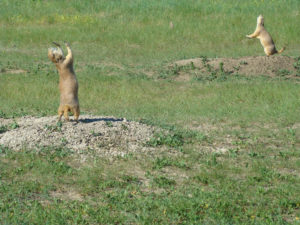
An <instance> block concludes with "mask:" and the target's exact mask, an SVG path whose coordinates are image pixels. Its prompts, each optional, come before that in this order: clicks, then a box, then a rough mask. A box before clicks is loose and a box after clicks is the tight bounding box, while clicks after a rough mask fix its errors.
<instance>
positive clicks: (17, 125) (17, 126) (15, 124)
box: [10, 121, 20, 129]
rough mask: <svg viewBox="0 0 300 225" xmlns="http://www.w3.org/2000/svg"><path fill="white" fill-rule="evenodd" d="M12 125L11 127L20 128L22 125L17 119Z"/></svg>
mask: <svg viewBox="0 0 300 225" xmlns="http://www.w3.org/2000/svg"><path fill="white" fill-rule="evenodd" d="M10 127H11V128H12V129H17V128H19V127H20V126H19V124H18V123H17V122H16V121H14V122H13V123H12V124H10Z"/></svg>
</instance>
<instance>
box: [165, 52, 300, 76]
mask: <svg viewBox="0 0 300 225" xmlns="http://www.w3.org/2000/svg"><path fill="white" fill-rule="evenodd" d="M297 62H298V60H297V59H294V58H291V57H289V56H282V55H275V56H269V57H268V56H254V57H241V58H204V57H203V58H195V59H186V60H180V61H176V62H175V63H173V64H172V65H171V67H172V68H174V67H177V68H178V70H179V74H178V76H177V78H176V79H177V80H183V81H186V80H189V79H188V77H189V75H190V72H191V71H192V70H197V72H198V73H200V74H201V73H203V74H207V73H211V72H214V71H217V72H220V70H222V69H223V71H224V72H225V73H226V74H227V75H228V74H229V75H230V74H239V75H246V76H260V75H265V76H270V77H276V76H284V77H287V78H291V77H296V78H300V77H299V71H298V70H297V68H296V66H295V65H296V64H297ZM221 64H222V69H221Z"/></svg>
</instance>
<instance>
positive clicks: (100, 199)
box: [0, 0, 300, 224]
mask: <svg viewBox="0 0 300 225" xmlns="http://www.w3.org/2000/svg"><path fill="white" fill-rule="evenodd" d="M259 14H263V15H264V16H265V24H266V27H267V29H268V31H269V32H270V33H271V34H272V35H273V38H274V41H275V43H276V45H277V46H278V48H279V49H280V48H281V46H286V47H287V49H286V51H285V52H284V55H288V56H291V57H299V56H300V41H299V36H300V26H299V21H300V2H299V1H298V0H283V1H271V0H257V1H251V2H250V1H234V0H228V1H221V0H201V1H200V0H197V1H196V0H186V1H175V0H162V1H158V0H150V1H149V0H128V1H118V0H111V1H106V0H104V1H96V0H94V1H92V0H90V1H79V0H73V1H58V0H57V1H54V0H53V1H38V0H36V1H34V0H32V1H29V0H24V1H17V0H15V1H9V0H1V1H0V71H1V72H0V117H1V118H11V117H20V116H24V115H34V116H48V115H55V114H56V110H57V107H58V104H59V93H58V89H57V85H58V75H57V72H56V69H55V67H54V65H52V64H51V63H50V61H49V60H48V58H47V49H48V47H50V46H51V42H52V41H57V42H60V43H62V42H63V41H65V40H66V41H68V42H69V43H70V44H71V46H72V48H73V50H74V54H75V57H76V58H75V71H76V73H77V77H78V80H79V85H80V89H79V100H80V104H81V110H82V111H83V113H86V114H95V115H105V116H116V117H126V118H128V119H130V120H135V121H141V122H143V123H147V124H151V125H155V126H157V127H161V128H163V129H166V130H169V131H170V132H171V133H172V134H173V135H171V136H158V137H157V139H156V140H152V141H151V142H150V143H149V144H150V145H152V146H153V147H157V148H158V149H163V150H164V151H159V152H160V153H157V154H155V155H139V154H136V155H135V154H133V155H127V156H126V157H123V158H103V157H92V156H90V155H87V156H86V157H87V160H86V161H84V162H82V161H81V156H78V155H76V154H74V153H73V152H72V151H70V150H68V149H65V148H45V149H41V151H40V152H38V153H37V152H34V151H32V150H30V149H24V150H22V151H19V152H16V151H14V150H12V149H8V148H6V147H4V146H0V223H1V224H300V150H299V149H300V145H299V142H300V140H299V136H300V133H299V132H300V131H299V122H300V121H299V115H300V100H299V99H300V88H299V82H297V81H295V80H289V79H282V78H280V77H278V78H267V77H264V76H262V77H251V76H247V77H246V76H243V75H241V76H235V77H229V78H228V79H227V80H218V79H216V80H213V81H198V80H192V81H190V82H180V81H174V79H172V76H173V75H174V74H173V72H174V71H172V68H169V67H168V66H167V65H168V64H170V63H172V62H174V61H176V60H180V59H188V58H194V57H201V56H206V57H241V56H255V55H263V54H264V53H263V50H262V47H261V46H260V43H259V41H257V40H255V41H254V40H248V39H246V38H245V35H246V34H249V33H252V32H253V31H254V28H255V25H256V24H255V23H256V17H257V16H258V15H259ZM171 21H172V23H173V24H174V27H173V28H172V29H171V28H170V25H169V24H170V22H171ZM19 70H21V71H23V72H22V73H18V74H14V73H10V71H19ZM24 71H25V72H24ZM165 77H167V78H168V79H164V78H165ZM9 129H13V125H12V126H10V128H9ZM1 132H5V130H4V127H3V126H2V125H1V124H0V133H1ZM207 146H212V149H224V148H225V149H226V151H225V152H223V153H222V151H207V149H206V148H205V147H207Z"/></svg>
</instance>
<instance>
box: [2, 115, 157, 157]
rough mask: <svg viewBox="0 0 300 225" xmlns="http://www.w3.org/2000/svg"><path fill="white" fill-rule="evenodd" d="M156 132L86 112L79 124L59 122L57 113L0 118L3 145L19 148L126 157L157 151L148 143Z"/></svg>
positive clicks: (120, 120)
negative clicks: (57, 148)
mask: <svg viewBox="0 0 300 225" xmlns="http://www.w3.org/2000/svg"><path fill="white" fill-rule="evenodd" d="M154 132H155V128H154V127H151V126H148V125H145V124H141V123H138V122H133V121H126V119H118V118H113V117H98V116H90V115H83V116H81V117H80V122H79V123H75V122H63V123H57V116H52V117H41V118H35V117H21V118H17V119H1V118H0V145H2V146H7V147H9V148H12V149H16V150H18V149H22V148H29V149H37V150H38V149H40V148H41V147H47V146H51V147H53V146H57V147H61V146H63V147H67V148H69V149H71V150H74V151H77V152H81V151H86V150H92V151H93V152H94V153H95V154H97V155H109V156H124V155H126V154H128V153H133V152H149V151H153V150H154V148H151V147H148V146H146V145H145V144H146V142H147V141H149V140H150V139H151V137H153V134H154Z"/></svg>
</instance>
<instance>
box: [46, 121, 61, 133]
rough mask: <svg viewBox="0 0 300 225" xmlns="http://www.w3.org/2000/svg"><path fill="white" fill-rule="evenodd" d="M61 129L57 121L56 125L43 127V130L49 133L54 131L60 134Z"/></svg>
mask: <svg viewBox="0 0 300 225" xmlns="http://www.w3.org/2000/svg"><path fill="white" fill-rule="evenodd" d="M61 128H62V122H61V121H58V122H57V123H56V125H48V124H46V125H45V129H46V130H49V131H50V132H54V131H58V132H61Z"/></svg>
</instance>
